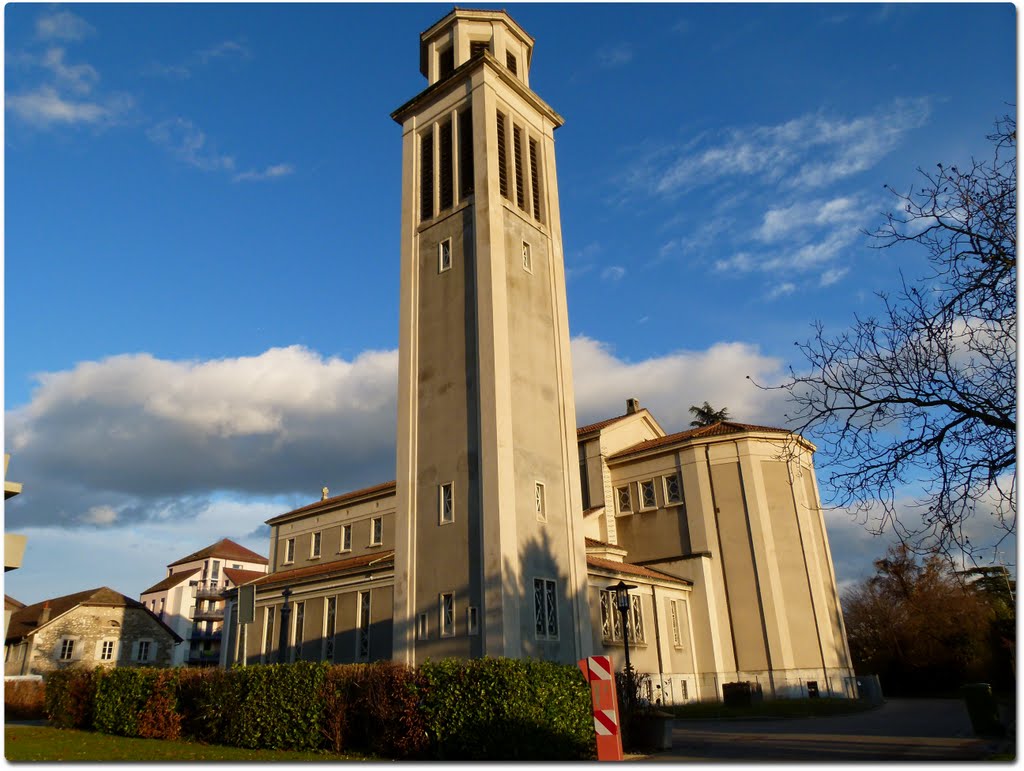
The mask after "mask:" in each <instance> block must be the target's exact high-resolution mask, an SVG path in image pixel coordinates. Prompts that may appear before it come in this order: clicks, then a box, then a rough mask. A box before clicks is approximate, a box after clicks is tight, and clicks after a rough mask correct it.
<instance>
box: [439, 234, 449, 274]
mask: <svg viewBox="0 0 1024 771" xmlns="http://www.w3.org/2000/svg"><path fill="white" fill-rule="evenodd" d="M451 266H452V240H451V239H450V238H446V239H445V240H444V241H442V242H441V243H440V244H438V245H437V272H438V273H444V272H445V271H446V270H448V269H449V268H450V267H451Z"/></svg>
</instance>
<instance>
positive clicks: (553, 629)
mask: <svg viewBox="0 0 1024 771" xmlns="http://www.w3.org/2000/svg"><path fill="white" fill-rule="evenodd" d="M533 601H534V620H535V631H536V633H537V639H538V640H556V639H558V599H557V594H556V590H555V582H554V581H552V580H549V579H546V578H535V579H533Z"/></svg>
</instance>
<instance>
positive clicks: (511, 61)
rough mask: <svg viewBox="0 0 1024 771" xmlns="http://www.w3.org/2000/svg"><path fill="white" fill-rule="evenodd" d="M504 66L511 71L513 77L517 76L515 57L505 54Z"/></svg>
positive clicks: (517, 68) (517, 69)
mask: <svg viewBox="0 0 1024 771" xmlns="http://www.w3.org/2000/svg"><path fill="white" fill-rule="evenodd" d="M505 66H506V67H508V68H509V70H511V72H512V74H513V75H518V74H519V67H518V66H517V62H516V57H515V56H513V55H512V54H511V53H509V52H508V51H506V52H505Z"/></svg>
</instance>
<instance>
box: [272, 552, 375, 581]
mask: <svg viewBox="0 0 1024 771" xmlns="http://www.w3.org/2000/svg"><path fill="white" fill-rule="evenodd" d="M371 563H373V565H372V567H374V568H376V567H392V566H393V565H394V563H395V552H394V550H391V551H386V552H378V553H375V554H363V555H360V556H359V557H349V558H348V559H343V560H334V561H333V562H325V563H323V564H321V565H311V566H309V567H305V568H292V569H291V570H279V571H278V572H276V573H270V574H268V575H266V576H264V577H263V578H260V579H258V580H257V581H254V582H253V583H254V584H255V585H256V586H259V587H264V586H273V585H275V584H286V583H290V582H292V581H300V580H303V579H307V578H316V577H318V576H324V575H330V574H331V573H341V572H345V571H350V570H358V569H359V568H365V567H370V566H371Z"/></svg>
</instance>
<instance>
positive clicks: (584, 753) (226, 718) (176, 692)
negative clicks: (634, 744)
mask: <svg viewBox="0 0 1024 771" xmlns="http://www.w3.org/2000/svg"><path fill="white" fill-rule="evenodd" d="M46 711H47V715H48V717H49V718H50V721H51V722H52V723H53V724H54V725H56V726H58V727H62V728H93V729H95V730H97V731H102V732H104V733H111V734H118V735H122V736H140V737H148V738H161V739H178V738H185V739H189V740H193V741H201V742H206V743H210V744H226V745H232V746H237V747H247V748H266V749H293V750H309V749H317V748H322V749H325V750H328V751H333V752H345V751H361V752H367V753H372V754H375V755H379V756H382V757H391V758H397V759H410V758H439V759H454V758H465V759H492V760H527V759H552V760H553V759H580V758H590V757H592V756H593V745H594V736H593V723H592V720H591V715H590V692H589V689H588V687H587V683H586V681H585V680H584V679H583V677H582V675H581V674H580V672H579V670H578V669H577V668H576V667H572V666H565V665H559V664H552V663H550V662H543V661H520V660H514V659H477V660H472V661H462V660H455V659H448V660H443V661H439V662H436V663H426V664H424V665H422V666H421V667H419V668H418V669H410V668H408V667H404V666H401V665H398V664H394V663H391V662H377V663H373V664H347V665H337V666H328V665H326V664H318V663H310V662H298V663H295V664H271V665H255V666H248V667H235V668H233V669H231V670H228V671H225V670H220V669H203V670H192V669H152V668H134V669H110V670H104V669H99V668H98V669H96V670H92V671H89V670H65V671H62V672H55V673H53V674H52V675H50V676H49V677H48V678H47V681H46Z"/></svg>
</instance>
